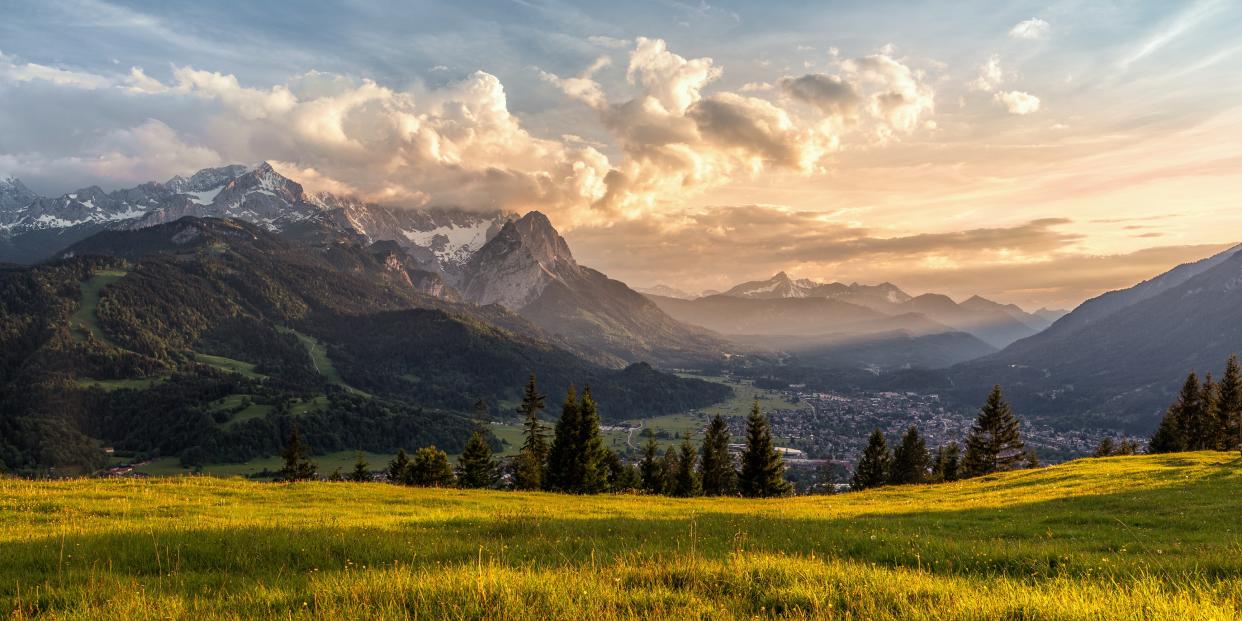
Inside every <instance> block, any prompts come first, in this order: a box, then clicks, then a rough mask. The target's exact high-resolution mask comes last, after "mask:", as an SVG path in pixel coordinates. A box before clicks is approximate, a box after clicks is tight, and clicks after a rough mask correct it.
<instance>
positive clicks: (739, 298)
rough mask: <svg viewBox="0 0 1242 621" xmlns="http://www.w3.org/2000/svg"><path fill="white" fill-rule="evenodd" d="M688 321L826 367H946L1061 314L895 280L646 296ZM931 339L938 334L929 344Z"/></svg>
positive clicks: (771, 282)
mask: <svg viewBox="0 0 1242 621" xmlns="http://www.w3.org/2000/svg"><path fill="white" fill-rule="evenodd" d="M647 296H648V297H649V298H651V300H652V301H654V302H655V303H656V304H657V305H658V306H659V307H660V308H661V309H663V310H664V311H665V312H666V313H668V314H669V315H670V316H672V317H673V318H674V319H677V320H678V321H681V322H683V323H687V324H691V325H697V326H701V327H704V328H707V329H710V330H713V331H715V332H718V333H720V334H722V335H725V336H726V338H730V339H731V340H733V341H735V342H739V343H744V344H747V345H751V346H755V347H766V348H769V349H774V350H780V351H783V352H787V353H791V354H794V355H795V356H797V358H798V360H799V361H800V362H804V363H811V362H813V363H814V364H817V365H827V366H864V367H887V368H893V367H897V368H900V367H927V366H932V367H937V368H938V367H944V366H950V365H952V364H956V363H958V362H964V361H966V360H970V359H973V358H977V357H980V356H983V355H986V354H990V353H995V352H996V351H998V350H999V349H1001V348H1003V347H1005V346H1007V345H1009V344H1010V343H1013V342H1014V341H1017V340H1019V339H1022V338H1025V337H1028V336H1031V335H1034V334H1036V333H1037V332H1039V331H1040V330H1043V329H1044V328H1046V327H1048V326H1049V325H1050V324H1051V323H1052V321H1054V320H1055V319H1057V318H1059V317H1060V315H1061V314H1062V313H1058V312H1056V311H1048V310H1046V309H1041V310H1040V311H1038V312H1036V313H1027V312H1025V311H1023V310H1022V309H1021V308H1019V307H1017V306H1015V305H1012V304H1008V305H1006V304H1000V303H997V302H993V301H991V300H987V299H985V298H982V297H979V296H974V297H971V298H969V299H967V300H965V301H963V302H962V303H960V304H959V303H957V302H954V301H953V300H952V299H950V298H949V297H948V296H944V295H938V294H930V293H929V294H924V295H920V296H917V297H915V296H911V295H910V294H908V293H906V292H905V291H902V290H901V289H900V288H899V287H897V286H896V285H893V284H892V283H881V284H878V285H861V284H858V283H851V284H844V283H839V282H831V283H823V282H816V281H813V280H809V279H797V280H795V279H793V278H790V277H789V275H788V274H786V273H785V272H780V273H778V274H776V275H775V276H773V277H772V278H769V279H767V280H762V281H750V282H745V283H742V284H739V285H737V286H735V287H732V288H731V289H729V290H728V291H725V292H724V293H719V294H714V295H706V296H703V297H697V298H693V297H690V298H687V297H683V296H664V295H657V294H653V293H648V294H647ZM932 337H934V338H932Z"/></svg>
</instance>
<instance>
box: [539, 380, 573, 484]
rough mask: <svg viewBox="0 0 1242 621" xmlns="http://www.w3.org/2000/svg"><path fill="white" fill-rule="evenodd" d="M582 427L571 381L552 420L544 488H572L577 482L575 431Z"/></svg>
mask: <svg viewBox="0 0 1242 621" xmlns="http://www.w3.org/2000/svg"><path fill="white" fill-rule="evenodd" d="M581 427H582V415H581V413H580V412H579V410H578V393H577V391H575V390H574V387H573V385H572V384H571V385H570V386H569V389H568V390H567V391H566V393H565V401H564V402H563V403H562V404H561V417H560V418H559V419H558V420H557V421H556V429H555V430H554V431H553V435H552V446H551V448H550V449H549V450H548V469H547V472H546V476H545V478H544V488H545V489H549V490H553V491H573V489H574V488H575V487H576V486H577V485H578V484H579V482H581V480H582V478H581V474H580V473H578V472H577V471H576V470H577V466H578V464H577V460H578V457H577V456H578V453H579V452H580V450H581V449H580V448H579V446H578V434H579V430H580V429H581Z"/></svg>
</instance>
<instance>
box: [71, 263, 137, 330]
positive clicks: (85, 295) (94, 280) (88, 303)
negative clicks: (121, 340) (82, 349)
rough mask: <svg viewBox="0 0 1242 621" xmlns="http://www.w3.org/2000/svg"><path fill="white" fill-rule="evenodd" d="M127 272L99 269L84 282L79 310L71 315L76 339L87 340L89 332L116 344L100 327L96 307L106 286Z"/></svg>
mask: <svg viewBox="0 0 1242 621" xmlns="http://www.w3.org/2000/svg"><path fill="white" fill-rule="evenodd" d="M127 273H128V272H123V271H120V270H97V271H96V272H95V273H94V274H93V275H92V276H91V277H90V278H88V279H86V280H85V281H83V282H82V299H81V300H79V302H78V308H77V310H75V311H73V314H72V315H70V316H69V326H70V329H71V330H72V334H73V337H74V338H75V339H77V340H85V339H86V336H87V334H89V335H91V336H93V337H95V338H96V339H97V340H99V341H101V342H103V343H106V344H108V345H113V346H115V343H113V342H112V340H111V339H109V338H108V336H107V335H106V334H104V333H103V330H101V329H100V328H99V318H98V317H97V316H96V315H95V309H97V308H98V307H99V294H100V292H102V291H103V289H104V287H107V286H108V285H110V284H112V283H114V282H116V281H118V280H120V279H122V278H124V277H125V275H126V274H127Z"/></svg>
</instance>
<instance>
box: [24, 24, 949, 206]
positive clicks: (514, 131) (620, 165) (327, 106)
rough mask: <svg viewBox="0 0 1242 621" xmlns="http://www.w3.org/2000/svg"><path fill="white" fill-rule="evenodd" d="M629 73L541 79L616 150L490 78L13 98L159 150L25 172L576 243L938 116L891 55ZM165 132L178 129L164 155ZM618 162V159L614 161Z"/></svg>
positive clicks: (663, 53) (47, 74)
mask: <svg viewBox="0 0 1242 621" xmlns="http://www.w3.org/2000/svg"><path fill="white" fill-rule="evenodd" d="M611 60H612V59H611V57H609V56H607V55H605V56H601V57H599V58H597V59H596V60H595V61H594V62H593V63H592V64H591V65H590V66H588V67H586V68H585V69H584V70H583V71H582V72H581V73H580V74H578V75H577V76H573V77H561V76H558V75H554V74H551V73H548V72H545V71H540V72H539V76H540V78H541V79H542V80H544V81H546V82H548V83H550V84H552V85H554V86H556V87H557V88H558V89H559V90H560V91H562V92H563V93H565V94H566V95H567V96H568V97H570V98H571V99H573V100H575V101H579V102H582V103H583V104H585V105H587V106H588V107H589V108H591V109H592V110H595V111H596V113H597V115H598V119H599V121H600V123H601V125H602V128H603V129H604V130H605V131H607V132H608V133H609V134H610V135H611V138H612V140H611V142H610V144H608V145H599V144H597V143H596V142H592V141H587V140H582V139H580V138H578V139H570V138H566V137H564V136H557V137H555V138H541V137H538V136H535V135H533V134H531V133H530V132H529V131H528V130H527V129H526V128H525V127H524V126H523V124H522V123H521V121H520V120H519V119H518V117H516V116H514V115H513V114H512V113H511V111H510V109H509V105H508V98H507V95H506V93H505V89H504V86H503V85H502V84H501V82H500V80H499V79H498V78H496V77H495V76H494V75H492V74H489V73H487V72H483V71H476V72H474V73H472V74H469V75H467V76H465V77H463V78H461V79H459V80H457V81H455V82H449V83H447V84H442V85H437V86H434V87H429V86H426V85H422V84H415V85H413V86H411V87H409V88H405V89H397V88H393V87H391V86H388V85H385V84H382V83H380V82H377V81H375V80H371V79H359V78H356V77H354V76H350V75H344V74H338V73H330V72H321V71H313V70H312V71H308V72H305V73H303V74H300V75H296V76H293V77H291V78H289V79H287V80H285V81H283V82H282V83H277V84H263V85H254V84H245V83H243V82H242V81H241V80H239V79H238V77H237V76H235V75H233V74H229V73H223V72H218V71H210V70H205V69H200V68H196V67H192V66H175V65H174V66H173V67H172V70H171V78H170V79H165V80H160V79H157V78H156V77H153V76H151V75H148V74H147V73H146V72H145V71H144V70H143V69H142V68H141V67H133V68H131V69H130V70H129V72H128V73H118V74H114V75H104V74H95V73H88V72H81V71H72V70H68V69H57V68H48V67H42V66H32V65H29V64H21V63H18V62H16V61H15V59H12V58H11V57H8V56H4V57H0V61H3V62H2V64H0V72H2V73H0V86H2V85H3V84H29V85H35V84H43V85H48V88H52V89H58V88H59V89H64V88H73V89H92V90H94V91H96V92H97V93H100V96H98V97H96V98H95V100H94V101H92V104H91V105H90V106H89V108H88V109H89V110H90V112H91V114H93V115H98V116H99V117H101V118H100V119H99V123H100V125H106V124H107V123H108V122H109V121H108V120H107V119H106V118H104V117H107V118H110V119H111V121H110V122H111V123H112V124H113V127H115V126H117V123H116V120H117V119H120V118H123V117H127V116H128V117H134V116H138V118H137V119H136V120H132V121H130V122H128V123H126V124H124V125H121V126H123V127H129V128H130V129H129V130H124V131H129V132H135V136H138V135H140V134H141V135H147V136H148V137H149V138H150V139H149V140H146V141H145V142H144V141H135V142H131V143H129V144H127V145H124V148H115V147H113V146H111V145H109V144H105V143H106V142H107V141H104V140H97V141H95V142H85V141H82V140H78V141H76V142H74V143H72V144H66V145H64V149H65V152H63V153H61V154H56V153H50V152H43V151H39V150H38V149H36V153H35V155H36V156H31V157H23V158H22V159H23V161H28V162H35V161H43V162H51V161H57V160H60V159H64V158H79V159H80V160H81V161H85V160H87V159H90V158H92V157H94V158H97V159H100V161H107V162H112V163H113V165H112V167H111V168H105V167H101V166H96V167H93V168H92V169H91V170H90V174H91V175H94V176H93V177H92V178H98V176H99V175H104V174H106V172H107V171H108V170H112V171H115V173H116V174H117V179H118V180H121V179H124V180H126V181H132V180H133V179H132V175H133V174H136V170H137V169H136V166H135V165H134V164H133V162H132V161H131V159H127V158H141V157H143V156H144V155H143V154H144V153H146V154H149V155H148V156H149V157H153V158H161V159H162V160H163V162H164V163H165V164H170V163H174V162H175V163H177V164H178V165H182V166H185V168H182V169H180V170H177V171H175V172H179V173H184V172H188V171H190V170H193V168H192V167H191V164H193V165H198V164H200V163H201V164H203V165H211V164H217V163H222V162H238V161H240V162H250V163H253V162H256V161H259V160H272V161H276V162H280V163H282V167H283V169H285V170H290V171H296V172H297V174H298V175H299V176H300V177H302V178H304V179H305V181H306V185H307V186H308V187H309V188H311V189H315V188H320V189H326V190H332V191H341V190H342V189H345V188H348V189H351V190H353V191H356V192H357V193H359V194H360V195H361V196H362V197H363V198H365V199H369V200H375V201H380V202H384V203H388V204H395V205H410V206H421V205H428V204H434V205H456V206H463V207H467V208H503V209H511V210H516V211H525V210H529V209H541V210H544V211H547V212H549V213H550V214H551V215H553V216H554V217H555V218H556V220H557V222H558V225H560V226H562V227H566V228H572V227H574V226H579V225H588V224H590V225H595V224H599V223H602V222H608V221H612V220H615V219H617V218H623V219H624V218H636V217H641V216H643V215H644V214H650V213H656V212H660V211H662V210H668V209H676V208H678V207H680V206H682V205H684V201H685V200H687V198H688V197H691V196H693V195H694V194H695V193H697V192H702V191H706V190H708V189H711V188H716V187H720V186H722V185H726V184H729V183H732V182H735V181H737V180H739V179H747V178H754V177H755V176H757V175H759V174H760V173H763V172H766V171H770V170H780V171H789V172H792V173H794V174H799V175H809V174H813V173H817V172H821V171H823V170H824V166H825V159H826V157H827V156H828V155H829V154H830V153H833V152H835V151H837V150H838V149H840V148H841V145H842V141H843V139H844V138H845V137H846V135H847V134H852V135H853V136H855V137H856V138H858V139H859V140H860V141H873V140H876V138H877V137H878V138H879V139H880V140H881V141H890V140H894V139H896V138H897V137H898V136H900V135H903V134H907V133H909V132H912V131H914V130H915V129H917V128H918V127H920V126H921V125H920V124H921V123H923V122H924V121H926V120H928V117H929V116H930V115H931V114H932V112H933V108H934V104H933V97H934V93H933V92H932V89H931V88H930V86H928V85H927V84H926V83H925V82H924V81H923V79H922V78H923V77H922V74H921V73H919V72H916V71H913V70H912V69H911V68H910V67H908V66H907V65H905V64H904V63H902V62H901V61H898V60H896V59H894V58H892V57H891V56H889V55H887V54H877V55H873V56H868V57H864V58H856V59H851V60H846V61H843V62H842V63H840V64H841V70H842V74H841V75H829V74H821V73H815V74H807V75H803V76H800V77H788V78H785V79H783V80H781V81H780V82H779V84H778V85H776V86H773V87H772V88H770V89H760V88H753V89H746V92H735V91H730V90H712V89H711V87H713V86H714V83H715V82H716V81H717V80H718V79H719V78H720V76H721V75H722V74H723V69H722V68H721V67H720V66H719V65H718V64H717V63H716V62H715V61H714V60H713V59H712V58H708V57H701V58H687V57H684V56H681V55H679V54H677V53H675V52H674V51H672V50H670V49H669V48H668V45H667V44H666V42H665V41H663V40H661V39H649V38H644V37H639V38H637V39H635V40H634V41H633V43H632V47H631V49H630V52H629V54H628V61H627V63H626V67H625V72H624V75H625V82H624V84H623V85H622V87H623V88H625V90H626V91H628V92H625V93H609V92H608V91H607V89H605V87H604V86H603V83H601V82H600V81H599V79H598V77H597V76H598V75H599V74H600V73H601V72H602V71H603V70H604V69H605V68H606V67H608V66H609V65H610V63H611ZM19 99H20V98H19ZM60 100H62V101H66V102H67V101H69V100H70V99H68V98H65V97H63V95H62V96H61V97H60ZM33 105H34V104H33V103H31V106H33ZM66 105H67V104H66ZM69 116H70V117H72V116H73V115H69ZM148 120H150V121H157V122H159V123H160V124H161V126H160V127H161V129H160V130H159V131H160V132H163V135H161V136H159V137H158V138H159V140H156V136H155V133H156V130H154V129H153V127H154V126H148V125H147V124H146V123H147V121H148ZM70 121H71V122H76V121H77V119H76V118H70ZM139 130H141V131H139ZM92 131H97V130H96V129H93V128H88V127H82V128H81V129H80V130H79V131H77V132H75V131H73V130H70V131H67V132H66V131H61V132H58V135H64V136H74V135H80V136H87V135H91V132H92ZM119 138H120V136H113V137H112V139H111V140H112V142H116V141H117V140H119ZM174 145H179V146H176V147H175V148H174ZM609 149H612V150H613V152H614V153H616V154H617V155H614V156H612V157H610V156H607V155H605V154H604V151H607V150H609ZM116 154H121V155H122V156H123V157H121V158H120V159H118V158H117V157H115V155H116ZM66 161H68V160H66ZM44 170H48V169H47V168H46V167H44ZM34 172H35V174H36V176H37V175H43V178H46V176H47V175H48V174H49V173H46V172H39V171H34Z"/></svg>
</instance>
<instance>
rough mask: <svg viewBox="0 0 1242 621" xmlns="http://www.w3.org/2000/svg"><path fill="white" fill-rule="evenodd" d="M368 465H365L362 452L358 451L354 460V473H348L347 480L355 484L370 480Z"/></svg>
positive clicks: (364, 456) (364, 457) (365, 459)
mask: <svg viewBox="0 0 1242 621" xmlns="http://www.w3.org/2000/svg"><path fill="white" fill-rule="evenodd" d="M370 467H371V466H370V464H368V463H367V458H366V455H364V454H363V453H362V451H358V454H357V456H356V459H354V471H353V472H351V473H349V480H350V481H354V482H356V483H362V482H364V481H370V480H371V470H370Z"/></svg>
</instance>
